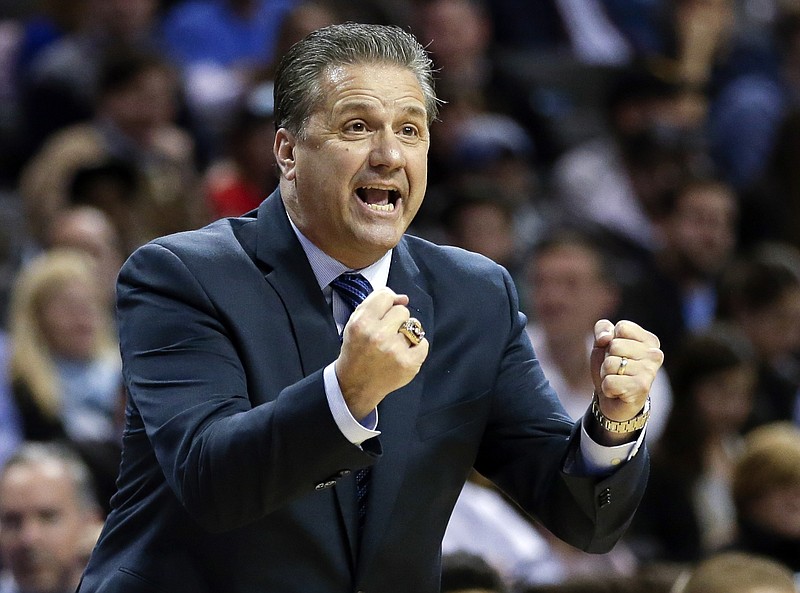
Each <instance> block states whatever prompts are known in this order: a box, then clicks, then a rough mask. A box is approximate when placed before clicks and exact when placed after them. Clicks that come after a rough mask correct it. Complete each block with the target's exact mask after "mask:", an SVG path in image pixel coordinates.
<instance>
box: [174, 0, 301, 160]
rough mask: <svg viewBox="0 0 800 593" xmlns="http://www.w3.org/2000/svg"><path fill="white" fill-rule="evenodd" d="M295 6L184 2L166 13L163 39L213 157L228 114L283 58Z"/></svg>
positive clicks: (253, 0) (244, 0) (287, 2)
mask: <svg viewBox="0 0 800 593" xmlns="http://www.w3.org/2000/svg"><path fill="white" fill-rule="evenodd" d="M294 4H295V1H294V0H184V1H182V2H178V3H177V4H176V5H175V6H173V7H172V8H171V9H170V10H169V11H168V12H167V13H166V15H165V17H164V20H163V26H162V35H163V41H164V43H165V45H166V47H167V52H168V55H169V56H170V58H171V59H172V61H173V62H174V63H176V64H177V65H178V66H179V68H180V71H181V73H182V76H183V80H184V88H185V90H186V102H187V107H188V111H189V115H190V117H191V120H192V125H193V128H194V129H195V132H196V134H197V136H198V137H199V144H200V146H201V148H202V149H203V151H204V152H205V153H207V154H208V155H210V156H211V157H212V158H215V157H217V156H218V152H219V142H220V140H221V138H222V134H223V130H224V129H225V127H226V125H227V124H228V113H230V111H231V109H232V108H233V107H234V106H235V105H236V104H237V103H238V102H239V101H240V100H241V99H242V97H243V96H244V95H245V94H246V92H247V90H248V88H249V87H250V85H251V83H252V81H253V79H254V77H255V75H256V73H257V72H258V71H259V70H260V69H263V68H265V67H267V66H268V65H270V64H271V63H272V62H273V61H274V60H275V58H276V57H277V56H276V54H275V49H276V45H277V41H278V35H279V30H280V26H281V23H282V21H283V19H284V18H285V17H286V14H287V12H288V11H289V9H290V8H292V6H293V5H294ZM265 158H266V156H265Z"/></svg>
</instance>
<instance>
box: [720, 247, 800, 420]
mask: <svg viewBox="0 0 800 593" xmlns="http://www.w3.org/2000/svg"><path fill="white" fill-rule="evenodd" d="M719 295H720V300H719V316H720V317H721V318H722V319H725V320H729V321H730V322H732V323H734V324H736V325H737V326H738V327H740V328H741V329H742V331H743V332H744V333H745V334H746V335H747V338H748V339H749V340H750V342H751V344H752V346H753V349H754V350H755V354H756V358H757V359H758V385H757V388H756V398H755V402H754V407H753V412H752V414H751V418H750V421H749V422H748V425H749V426H755V425H758V424H764V423H767V422H772V421H776V420H790V419H792V418H796V416H795V415H796V414H797V413H798V411H800V410H798V404H799V403H800V399H798V388H799V387H800V368H799V367H798V359H797V355H798V351H800V252H798V251H797V250H796V249H794V248H792V247H789V246H787V245H781V244H774V245H762V246H760V247H759V248H757V249H754V250H752V251H751V252H749V253H747V254H745V255H743V256H742V257H741V258H739V259H738V260H737V261H736V262H734V264H733V265H731V266H730V267H729V269H728V270H727V271H726V273H725V275H724V276H723V278H722V281H721V283H720V290H719Z"/></svg>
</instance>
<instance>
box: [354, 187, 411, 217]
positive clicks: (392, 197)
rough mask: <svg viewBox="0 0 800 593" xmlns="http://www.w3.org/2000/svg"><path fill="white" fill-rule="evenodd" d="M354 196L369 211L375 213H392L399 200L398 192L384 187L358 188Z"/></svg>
mask: <svg viewBox="0 0 800 593" xmlns="http://www.w3.org/2000/svg"><path fill="white" fill-rule="evenodd" d="M356 195H357V196H358V198H359V199H360V200H361V201H362V202H364V203H365V204H366V205H367V207H368V208H369V209H370V210H375V211H376V212H394V207H395V204H397V200H398V199H400V192H398V191H397V190H396V189H387V188H385V187H372V186H365V187H359V188H358V189H357V190H356Z"/></svg>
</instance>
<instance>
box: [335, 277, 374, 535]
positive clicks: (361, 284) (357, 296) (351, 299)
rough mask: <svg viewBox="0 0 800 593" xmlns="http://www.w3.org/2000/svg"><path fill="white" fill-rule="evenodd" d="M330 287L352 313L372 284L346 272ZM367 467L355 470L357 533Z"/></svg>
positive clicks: (364, 503)
mask: <svg viewBox="0 0 800 593" xmlns="http://www.w3.org/2000/svg"><path fill="white" fill-rule="evenodd" d="M331 288H333V289H334V290H335V291H336V294H338V295H339V297H340V298H341V299H342V301H344V303H345V305H347V307H348V309H349V312H348V313H352V312H353V311H354V310H355V308H356V307H358V305H360V304H361V301H363V300H364V299H365V298H367V296H368V295H369V293H371V292H372V285H371V284H370V283H369V280H367V279H366V278H364V276H362V275H361V274H354V273H352V272H346V273H344V274H342V275H341V276H339V277H338V278H336V279H335V280H334V281H333V282H331ZM369 476H370V473H369V468H368V467H367V468H364V469H360V470H358V471H357V472H356V497H357V502H358V533H359V535H360V534H361V530H362V529H363V528H364V517H366V515H367V494H368V492H369Z"/></svg>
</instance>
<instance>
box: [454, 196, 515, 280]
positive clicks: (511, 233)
mask: <svg viewBox="0 0 800 593" xmlns="http://www.w3.org/2000/svg"><path fill="white" fill-rule="evenodd" d="M498 193H499V192H498V189H497V187H496V186H489V185H486V184H484V185H480V186H479V185H472V186H467V187H465V188H464V189H463V190H462V191H454V192H453V195H452V197H451V198H450V200H449V206H448V207H447V208H446V209H445V212H444V216H443V227H444V230H445V234H446V237H445V242H447V243H449V244H451V245H456V246H457V247H461V248H463V249H468V250H469V251H474V252H475V253H480V254H481V255H485V256H486V257H488V258H489V259H491V260H493V261H495V262H497V263H499V264H500V265H502V266H504V267H505V268H506V269H507V270H509V272H510V273H511V275H512V277H515V276H518V274H517V272H518V267H519V256H520V241H519V238H518V236H517V234H516V230H515V228H514V205H513V204H510V203H508V201H506V200H504V199H503V196H502V195H498Z"/></svg>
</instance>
